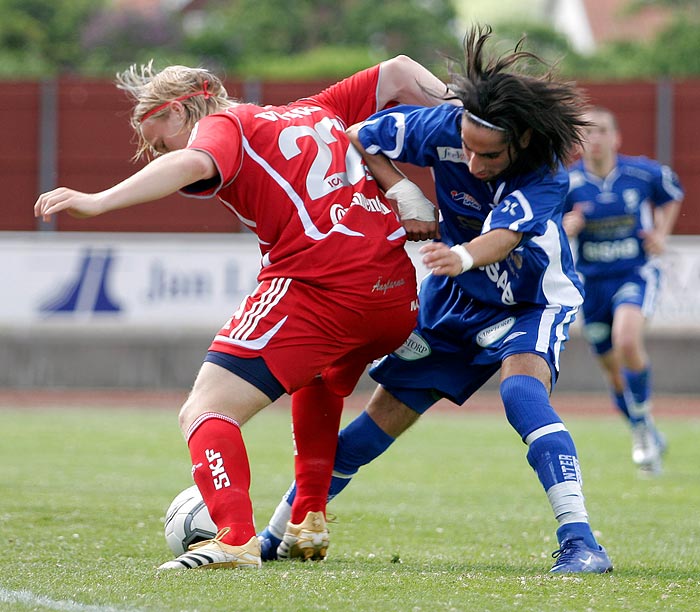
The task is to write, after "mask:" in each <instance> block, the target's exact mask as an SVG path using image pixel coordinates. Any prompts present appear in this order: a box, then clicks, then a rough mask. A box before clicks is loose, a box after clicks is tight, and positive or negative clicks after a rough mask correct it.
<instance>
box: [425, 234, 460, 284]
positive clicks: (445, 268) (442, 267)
mask: <svg viewBox="0 0 700 612" xmlns="http://www.w3.org/2000/svg"><path fill="white" fill-rule="evenodd" d="M419 252H420V253H422V254H423V263H424V264H425V266H426V267H427V268H428V269H430V271H431V272H432V273H433V274H436V275H438V276H458V275H460V274H462V271H463V270H462V265H463V262H462V259H461V258H460V256H459V255H457V253H455V252H454V251H453V250H452V249H450V247H448V246H447V245H446V244H445V243H443V242H430V243H428V244H424V245H423V246H422V247H421V248H420V249H419Z"/></svg>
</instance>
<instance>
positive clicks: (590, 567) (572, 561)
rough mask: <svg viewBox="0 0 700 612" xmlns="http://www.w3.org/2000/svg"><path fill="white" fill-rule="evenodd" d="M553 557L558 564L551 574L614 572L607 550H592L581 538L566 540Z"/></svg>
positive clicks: (601, 548) (600, 547) (599, 548)
mask: <svg viewBox="0 0 700 612" xmlns="http://www.w3.org/2000/svg"><path fill="white" fill-rule="evenodd" d="M552 557H554V558H555V559H556V563H555V564H554V565H553V566H552V569H551V570H549V573H550V574H582V573H588V574H607V573H608V572H612V571H613V566H612V562H611V561H610V557H608V553H606V552H605V549H604V548H603V547H602V546H598V548H592V547H591V546H588V545H587V544H586V543H585V542H584V541H583V539H581V538H576V539H570V540H564V541H563V542H562V543H561V544H560V546H559V550H556V551H554V552H553V553H552Z"/></svg>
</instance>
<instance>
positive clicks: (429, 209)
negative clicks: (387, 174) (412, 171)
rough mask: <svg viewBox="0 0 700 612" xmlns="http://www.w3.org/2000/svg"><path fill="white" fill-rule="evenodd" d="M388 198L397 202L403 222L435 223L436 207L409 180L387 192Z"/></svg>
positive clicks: (401, 181)
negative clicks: (412, 220)
mask: <svg viewBox="0 0 700 612" xmlns="http://www.w3.org/2000/svg"><path fill="white" fill-rule="evenodd" d="M386 196H387V197H388V198H391V199H392V200H396V205H397V206H398V208H399V217H400V218H401V220H402V221H406V220H408V219H415V220H416V221H435V206H433V203H432V202H431V201H430V200H429V199H428V198H426V197H425V195H424V194H423V192H422V191H421V190H420V187H418V185H416V184H415V183H412V182H411V181H409V180H408V179H407V178H404V179H401V180H400V181H399V182H398V183H396V185H394V186H393V187H390V188H389V189H387V191H386Z"/></svg>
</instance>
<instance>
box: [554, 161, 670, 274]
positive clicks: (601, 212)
mask: <svg viewBox="0 0 700 612" xmlns="http://www.w3.org/2000/svg"><path fill="white" fill-rule="evenodd" d="M570 183H571V185H570V189H569V193H568V195H567V198H566V212H568V211H570V210H572V209H573V208H574V206H575V207H576V208H577V209H578V210H580V211H581V212H582V213H583V215H584V217H585V219H586V225H585V226H584V228H583V230H582V231H581V233H580V234H579V235H578V247H577V260H576V266H577V268H578V270H579V272H581V274H583V276H585V277H586V278H597V277H604V276H606V277H609V276H611V275H622V274H625V273H628V272H631V271H633V270H635V269H637V268H639V267H640V266H642V265H644V263H645V262H646V260H647V256H646V254H645V252H644V248H643V247H642V236H641V232H643V231H645V230H651V229H652V228H653V226H654V218H653V212H654V207H656V206H664V205H665V204H668V203H669V202H673V201H676V200H682V199H683V189H682V187H681V185H680V182H679V180H678V177H677V176H676V174H675V173H674V172H673V171H672V170H671V169H670V168H669V167H668V166H664V165H662V164H660V163H658V162H656V161H653V160H651V159H648V158H646V157H630V156H627V155H618V156H617V163H616V165H615V168H614V169H613V170H612V172H611V173H610V174H609V175H608V176H606V177H605V178H601V177H599V176H596V175H594V174H591V173H589V172H586V169H585V168H584V165H583V162H582V161H578V162H577V163H575V164H574V165H573V166H572V167H571V170H570Z"/></svg>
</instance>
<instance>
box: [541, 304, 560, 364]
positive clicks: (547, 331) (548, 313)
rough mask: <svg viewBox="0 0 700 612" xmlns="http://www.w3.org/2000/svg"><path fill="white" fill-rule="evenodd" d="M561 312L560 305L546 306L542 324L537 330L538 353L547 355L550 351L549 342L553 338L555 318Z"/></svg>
mask: <svg viewBox="0 0 700 612" xmlns="http://www.w3.org/2000/svg"><path fill="white" fill-rule="evenodd" d="M560 312H561V306H560V305H559V304H550V305H549V306H546V307H545V309H544V311H543V312H542V316H541V317H540V324H539V327H538V328H537V343H536V344H535V350H536V351H537V352H538V353H546V352H547V351H548V350H549V342H550V338H551V336H552V327H553V326H554V319H555V317H556V316H557V315H558V314H559V313H560Z"/></svg>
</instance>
